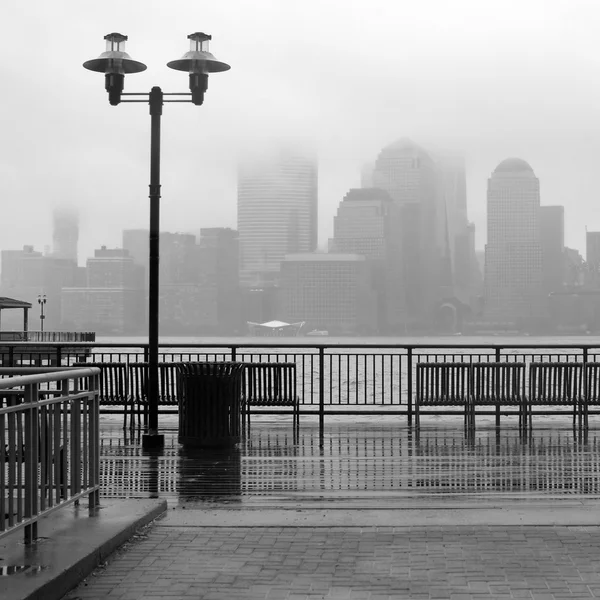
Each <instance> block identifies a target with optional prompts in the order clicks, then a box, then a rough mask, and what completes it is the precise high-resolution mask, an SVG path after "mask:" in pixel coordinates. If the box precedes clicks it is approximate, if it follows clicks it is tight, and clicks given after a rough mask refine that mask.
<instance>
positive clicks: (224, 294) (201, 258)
mask: <svg viewBox="0 0 600 600" xmlns="http://www.w3.org/2000/svg"><path fill="white" fill-rule="evenodd" d="M197 269H198V273H199V275H200V278H201V279H200V287H201V288H202V289H203V290H204V292H205V294H207V293H208V294H209V296H210V304H211V305H213V306H214V315H213V318H212V323H211V324H212V326H213V328H214V332H215V333H220V334H232V333H235V332H239V331H240V330H241V329H242V325H241V316H240V308H241V307H240V290H239V246H238V232H237V231H235V230H234V229H230V228H227V227H211V228H205V229H201V230H200V243H199V247H198V263H197Z"/></svg>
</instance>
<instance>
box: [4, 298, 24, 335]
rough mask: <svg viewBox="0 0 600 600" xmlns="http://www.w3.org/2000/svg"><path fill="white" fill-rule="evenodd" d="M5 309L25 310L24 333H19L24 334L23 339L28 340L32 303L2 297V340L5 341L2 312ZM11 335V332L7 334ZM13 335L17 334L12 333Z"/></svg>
mask: <svg viewBox="0 0 600 600" xmlns="http://www.w3.org/2000/svg"><path fill="white" fill-rule="evenodd" d="M5 308H21V309H23V331H22V332H17V333H22V337H23V339H25V340H26V339H27V331H28V322H29V309H30V308H31V303H29V302H25V301H24V300H15V299H14V298H6V297H5V296H0V339H3V335H2V311H3V310H4V309H5ZM6 333H9V332H6ZM10 333H11V334H12V335H15V332H12V331H11V332H10Z"/></svg>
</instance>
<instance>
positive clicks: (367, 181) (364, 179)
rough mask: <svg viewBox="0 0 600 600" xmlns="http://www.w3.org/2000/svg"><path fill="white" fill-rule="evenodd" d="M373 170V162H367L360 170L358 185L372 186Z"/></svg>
mask: <svg viewBox="0 0 600 600" xmlns="http://www.w3.org/2000/svg"><path fill="white" fill-rule="evenodd" d="M374 171H375V163H367V164H366V165H363V168H362V169H361V170H360V187H363V188H372V187H373V172H374Z"/></svg>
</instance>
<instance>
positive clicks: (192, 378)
mask: <svg viewBox="0 0 600 600" xmlns="http://www.w3.org/2000/svg"><path fill="white" fill-rule="evenodd" d="M243 369H244V365H243V363H238V362H182V363H179V364H178V365H177V371H178V380H177V387H178V394H177V395H178V397H179V443H180V444H184V445H186V446H198V447H213V448H214V447H219V446H233V445H235V444H237V443H238V442H239V441H240V436H241V427H242V417H241V414H242V411H241V401H240V392H241V382H242V375H243Z"/></svg>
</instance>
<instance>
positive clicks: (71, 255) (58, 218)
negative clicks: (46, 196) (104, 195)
mask: <svg viewBox="0 0 600 600" xmlns="http://www.w3.org/2000/svg"><path fill="white" fill-rule="evenodd" d="M53 226H54V230H53V235H52V241H53V247H54V248H53V249H54V251H53V253H52V255H53V256H54V257H55V258H64V259H66V260H71V261H73V262H74V263H75V264H77V242H78V240H79V214H78V212H77V210H76V209H74V208H67V207H62V208H57V209H55V210H54V213H53Z"/></svg>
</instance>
